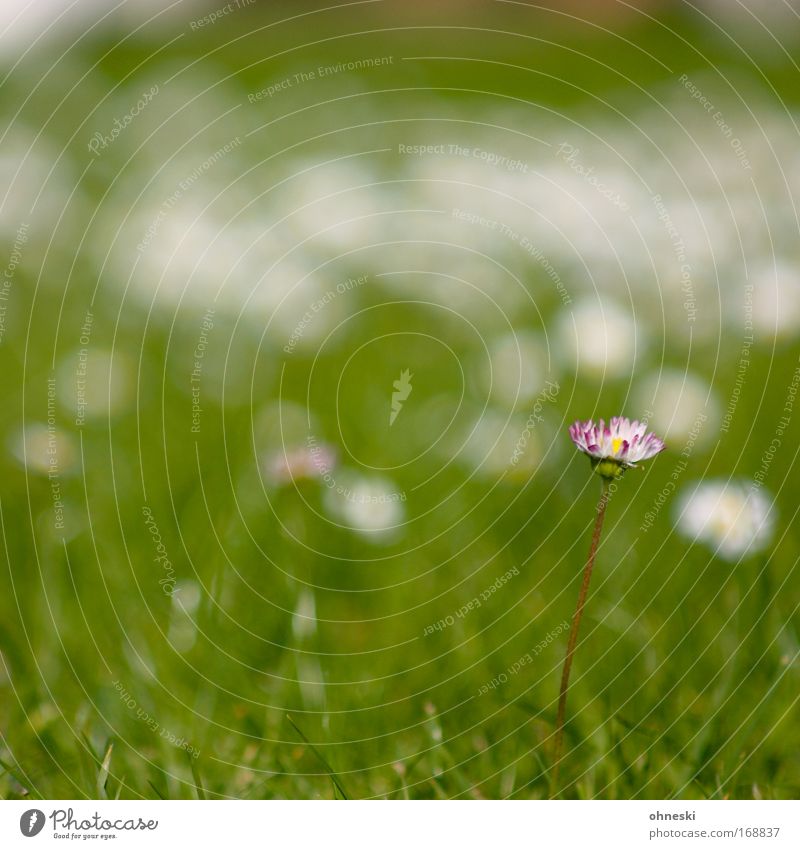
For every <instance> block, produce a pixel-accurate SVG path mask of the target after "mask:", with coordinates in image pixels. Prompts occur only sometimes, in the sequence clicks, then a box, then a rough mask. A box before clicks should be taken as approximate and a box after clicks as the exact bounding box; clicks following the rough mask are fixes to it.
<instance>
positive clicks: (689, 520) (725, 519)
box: [675, 480, 774, 560]
mask: <svg viewBox="0 0 800 849" xmlns="http://www.w3.org/2000/svg"><path fill="white" fill-rule="evenodd" d="M675 515H676V523H677V527H678V530H679V531H680V532H681V533H682V534H683V535H684V536H686V537H688V538H689V539H691V540H695V541H700V542H704V543H705V544H706V545H707V546H709V547H710V548H711V549H712V550H714V551H715V552H716V553H717V554H719V556H720V557H723V558H724V559H725V560H738V559H739V558H741V557H743V556H744V555H746V554H754V553H755V552H757V551H761V550H762V549H764V548H765V547H766V546H767V545H769V543H770V541H771V539H772V528H773V524H774V519H773V510H772V503H771V501H770V499H769V497H768V496H767V495H766V493H765V492H763V491H762V490H761V489H758V488H757V487H754V486H753V485H752V484H751V483H750V482H748V481H736V480H734V481H726V480H713V481H702V482H700V483H698V484H697V485H696V486H695V487H694V488H693V489H691V490H689V491H688V492H684V493H683V494H682V495H681V497H680V499H679V500H678V502H677V505H676V514H675Z"/></svg>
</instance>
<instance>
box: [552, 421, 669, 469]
mask: <svg viewBox="0 0 800 849" xmlns="http://www.w3.org/2000/svg"><path fill="white" fill-rule="evenodd" d="M569 435H570V437H571V438H572V441H573V442H574V443H575V445H576V446H577V448H578V449H579V450H580V451H583V453H584V454H586V455H588V457H589V459H590V460H591V461H592V467H593V468H594V469H595V471H596V472H597V473H598V474H600V475H602V476H603V477H604V478H617V477H619V476H620V475H621V474H622V473H623V472H624V471H625V470H626V469H630V468H633V467H634V466H635V465H636V464H637V463H639V462H640V461H642V460H649V459H650V458H651V457H655V455H656V454H658V453H659V452H660V451H663V450H664V447H665V446H664V443H663V442H662V440H661V439H659V438H658V437H657V436H656V435H655V434H654V433H648V432H647V424H646V423H644V422H639V421H634V422H632V421H630V420H629V419H626V418H625V417H624V416H615V417H614V418H613V419H611V421H610V422H609V423H608V424H606V423H605V422H604V421H603V419H600V421H599V422H598V423H597V424H595V423H594V422H593V421H588V422H581V421H577V422H575V424H574V425H572V427H570V429H569Z"/></svg>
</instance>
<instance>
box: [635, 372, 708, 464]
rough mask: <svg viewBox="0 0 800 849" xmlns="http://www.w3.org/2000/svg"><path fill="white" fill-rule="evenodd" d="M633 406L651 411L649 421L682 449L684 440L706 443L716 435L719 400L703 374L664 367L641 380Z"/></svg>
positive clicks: (672, 444)
mask: <svg viewBox="0 0 800 849" xmlns="http://www.w3.org/2000/svg"><path fill="white" fill-rule="evenodd" d="M635 399H636V400H635V404H634V409H637V410H650V411H651V413H652V415H651V416H650V417H649V419H648V420H649V422H650V425H651V427H653V429H654V430H656V431H658V432H659V433H660V434H661V435H662V436H663V437H664V439H665V440H666V441H667V442H669V443H670V445H671V446H672V448H673V449H675V450H677V451H678V452H680V451H681V450H682V448H683V445H682V444H681V443H686V442H688V441H689V440H691V442H692V445H704V444H708V442H709V441H710V440H711V439H712V438H713V436H714V434H715V433H716V430H717V427H718V425H719V422H720V417H721V412H720V405H719V401H718V400H717V397H716V394H715V393H714V392H713V390H712V389H711V387H710V386H709V385H708V384H707V383H706V382H705V381H704V380H703V379H702V378H700V377H698V376H697V375H695V374H691V373H690V372H681V371H678V370H677V369H665V370H664V371H662V372H660V373H654V374H651V375H650V376H648V377H647V378H645V379H644V380H643V381H642V384H641V386H639V387H638V388H637V390H636V392H635Z"/></svg>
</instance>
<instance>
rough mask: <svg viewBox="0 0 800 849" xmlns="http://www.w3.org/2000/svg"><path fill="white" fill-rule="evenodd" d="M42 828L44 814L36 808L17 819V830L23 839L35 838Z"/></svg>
mask: <svg viewBox="0 0 800 849" xmlns="http://www.w3.org/2000/svg"><path fill="white" fill-rule="evenodd" d="M43 828H44V813H43V812H42V811H40V810H39V809H38V808H31V809H30V810H29V811H25V813H24V814H23V815H22V816H21V817H20V818H19V830H20V831H21V832H22V833H23V834H24V835H25V837H36V835H37V834H38V833H39V832H40V831H41V830H42V829H43Z"/></svg>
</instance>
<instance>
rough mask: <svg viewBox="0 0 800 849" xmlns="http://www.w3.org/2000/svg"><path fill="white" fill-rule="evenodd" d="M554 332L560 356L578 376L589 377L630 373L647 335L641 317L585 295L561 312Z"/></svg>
mask: <svg viewBox="0 0 800 849" xmlns="http://www.w3.org/2000/svg"><path fill="white" fill-rule="evenodd" d="M556 334H557V336H556V341H557V345H558V350H559V353H560V355H561V356H562V357H563V358H564V359H565V360H567V361H568V362H570V363H571V364H572V366H573V367H574V368H575V370H576V371H577V373H578V375H579V376H591V377H593V378H598V377H606V378H613V377H620V376H622V375H626V374H632V373H633V371H634V368H635V366H636V365H637V360H640V359H641V356H642V347H643V344H644V339H645V338H646V335H647V333H646V330H645V329H644V324H643V316H638V315H637V316H633V315H631V313H630V312H628V311H626V310H624V309H622V307H620V306H618V305H617V304H616V303H614V302H613V301H611V300H608V299H604V300H602V301H598V300H596V299H588V298H587V299H584V300H581V301H580V302H578V303H576V304H575V306H574V307H573V308H571V309H569V310H567V311H565V312H562V314H561V316H560V318H559V319H558V325H557V329H556Z"/></svg>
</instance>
